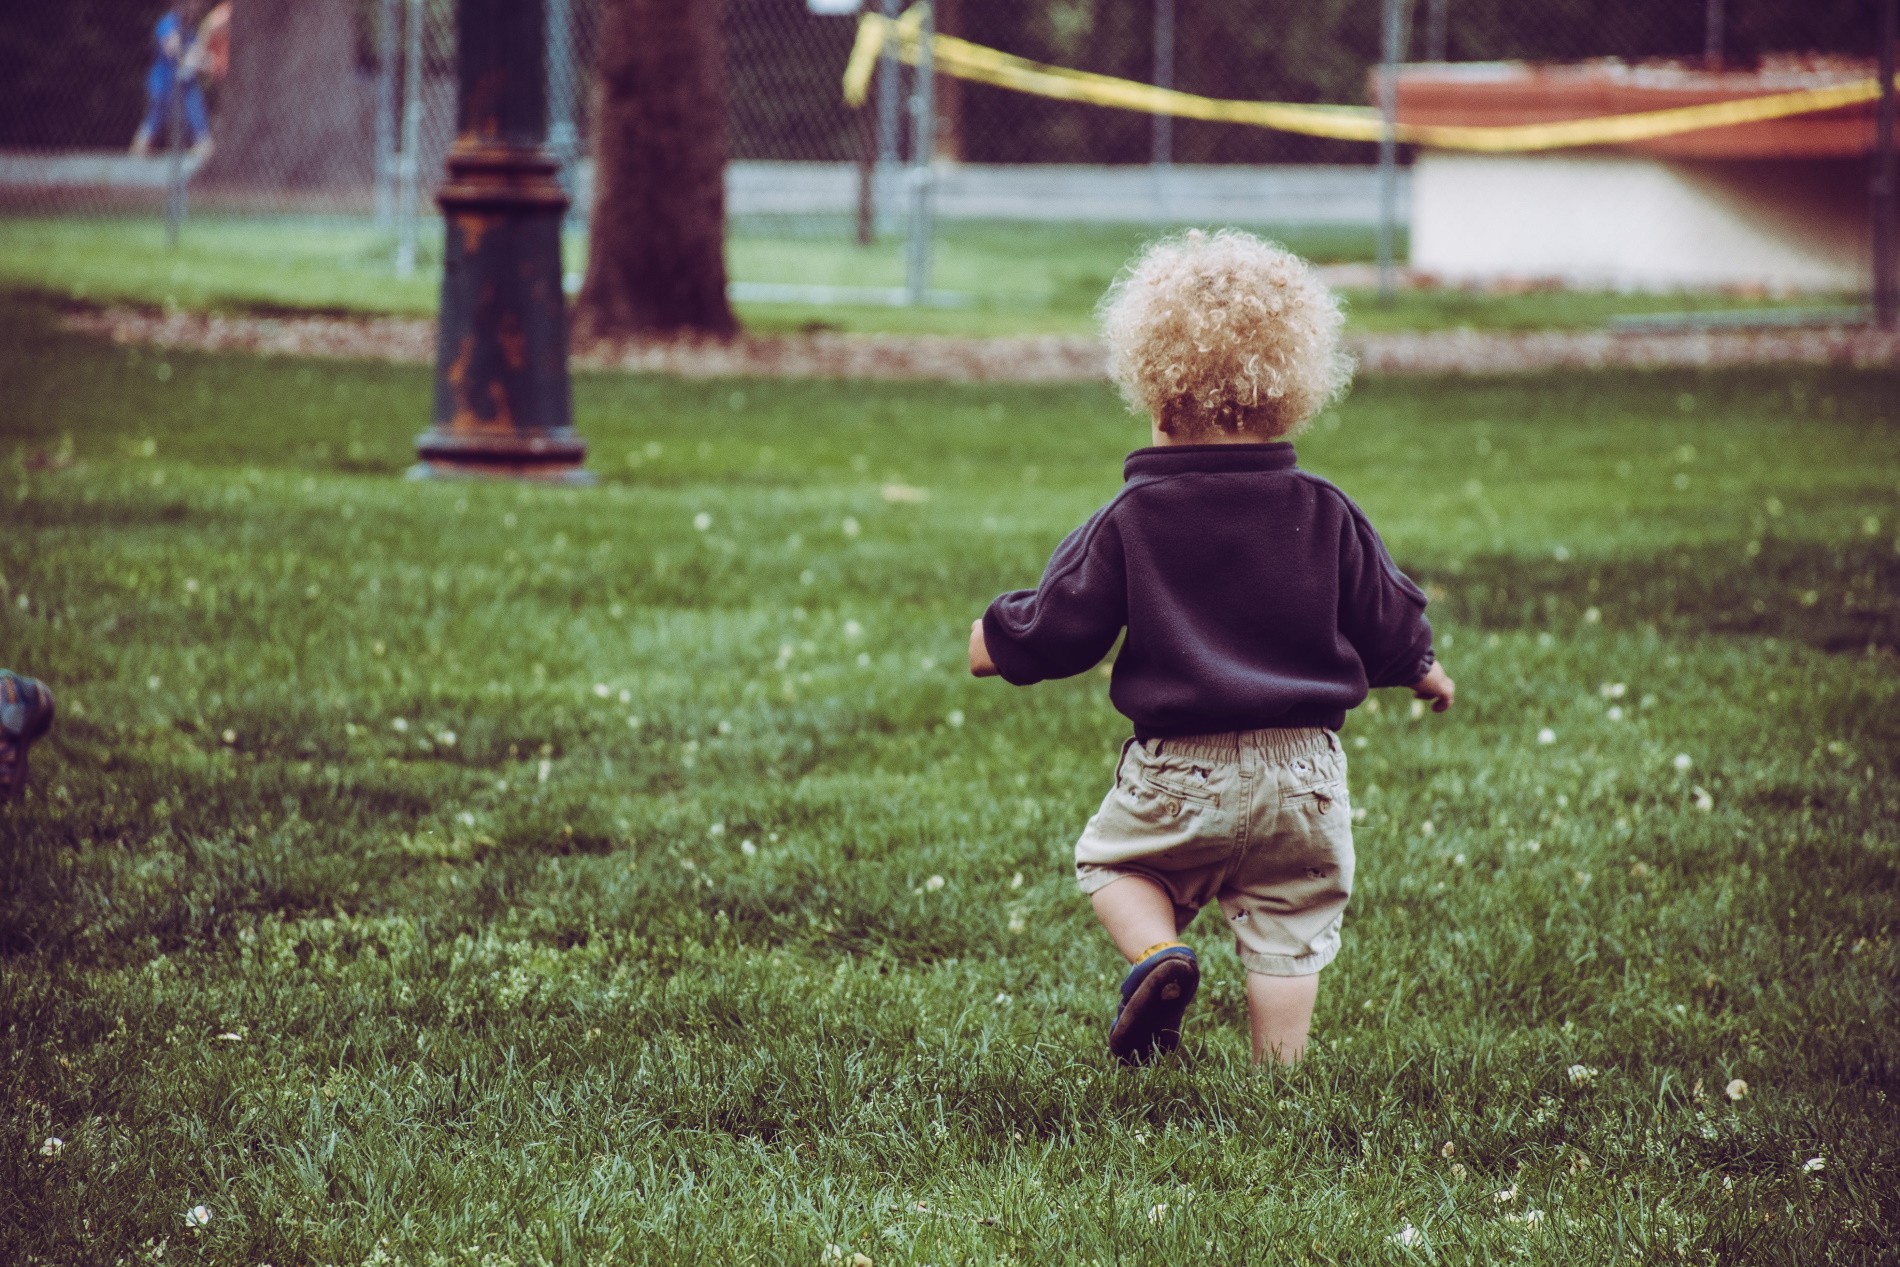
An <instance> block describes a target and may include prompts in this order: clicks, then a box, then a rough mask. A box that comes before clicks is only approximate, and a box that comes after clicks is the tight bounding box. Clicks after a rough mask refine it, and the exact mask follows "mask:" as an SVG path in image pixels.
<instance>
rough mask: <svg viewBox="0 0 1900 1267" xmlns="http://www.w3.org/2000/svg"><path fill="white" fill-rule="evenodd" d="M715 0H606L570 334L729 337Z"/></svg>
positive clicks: (720, 43) (720, 55)
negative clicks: (589, 187) (589, 199)
mask: <svg viewBox="0 0 1900 1267" xmlns="http://www.w3.org/2000/svg"><path fill="white" fill-rule="evenodd" d="M724 7H725V6H724V4H723V3H721V2H720V0H611V2H610V3H609V5H608V8H607V11H606V13H605V14H604V15H603V17H602V22H601V34H600V40H601V44H600V106H599V109H598V111H597V112H596V114H595V116H594V159H595V179H594V206H593V216H592V221H591V229H590V234H589V240H588V251H587V276H586V279H585V281H584V283H583V285H582V286H581V294H580V300H579V302H578V303H577V304H576V305H575V311H574V332H575V336H576V337H577V338H581V339H587V338H600V337H614V336H622V335H655V334H658V335H679V334H697V335H705V336H710V337H715V338H727V337H730V336H731V335H733V334H735V333H737V331H738V328H739V323H738V320H737V319H736V318H735V317H734V316H733V313H732V305H731V304H730V303H729V302H728V301H727V298H726V255H725V237H726V188H725V172H726V150H727V119H726V67H725V42H724V39H723V36H722V32H721V27H720V23H721V19H722V17H723V12H722V11H723V9H724Z"/></svg>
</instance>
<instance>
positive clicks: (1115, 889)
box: [1089, 875, 1175, 963]
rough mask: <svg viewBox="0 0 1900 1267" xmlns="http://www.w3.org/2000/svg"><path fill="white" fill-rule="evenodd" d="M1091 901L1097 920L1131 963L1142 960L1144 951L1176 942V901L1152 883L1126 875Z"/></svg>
mask: <svg viewBox="0 0 1900 1267" xmlns="http://www.w3.org/2000/svg"><path fill="white" fill-rule="evenodd" d="M1089 900H1090V901H1092V902H1093V903H1094V904H1095V918H1097V919H1099V920H1101V921H1102V927H1103V928H1106V929H1107V930H1108V935H1109V937H1110V938H1111V939H1112V940H1113V941H1114V943H1115V949H1117V950H1119V951H1121V952H1122V954H1123V955H1124V956H1125V957H1126V958H1127V960H1128V962H1129V963H1133V962H1135V961H1136V960H1137V959H1139V958H1141V952H1142V951H1144V950H1148V949H1150V948H1151V947H1153V946H1156V945H1158V944H1159V943H1161V942H1164V941H1173V940H1174V937H1175V927H1174V899H1173V898H1171V897H1169V896H1168V891H1167V890H1166V889H1164V888H1162V887H1161V886H1160V885H1158V884H1156V883H1155V882H1154V881H1152V880H1147V879H1143V878H1142V877H1141V876H1138V875H1127V876H1123V877H1122V878H1121V879H1119V880H1116V881H1115V882H1114V883H1112V884H1107V885H1104V886H1103V887H1101V888H1099V889H1097V890H1095V892H1094V893H1093V894H1091V895H1090V898H1089Z"/></svg>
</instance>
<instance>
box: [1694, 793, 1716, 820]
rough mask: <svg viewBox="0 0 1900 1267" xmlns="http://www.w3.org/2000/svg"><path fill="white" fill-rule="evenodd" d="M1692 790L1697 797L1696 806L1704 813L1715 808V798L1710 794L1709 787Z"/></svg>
mask: <svg viewBox="0 0 1900 1267" xmlns="http://www.w3.org/2000/svg"><path fill="white" fill-rule="evenodd" d="M1690 792H1691V794H1692V795H1694V797H1695V807H1696V808H1697V809H1699V810H1701V811H1702V812H1703V813H1704V814H1707V813H1709V812H1710V811H1711V810H1713V809H1714V808H1715V798H1714V797H1713V796H1710V795H1709V790H1708V789H1707V788H1702V787H1697V788H1691V789H1690Z"/></svg>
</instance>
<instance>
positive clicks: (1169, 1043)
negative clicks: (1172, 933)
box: [1108, 941, 1201, 1065]
mask: <svg viewBox="0 0 1900 1267" xmlns="http://www.w3.org/2000/svg"><path fill="white" fill-rule="evenodd" d="M1200 987H1201V962H1200V960H1198V959H1196V958H1195V957H1194V952H1193V951H1192V950H1190V949H1188V947H1187V946H1185V945H1184V944H1182V943H1181V942H1178V941H1164V942H1162V943H1160V944H1159V945H1155V946H1150V947H1148V949H1146V950H1144V951H1142V952H1141V957H1140V958H1139V959H1137V960H1135V966H1134V967H1132V968H1130V969H1129V970H1128V975H1127V976H1126V977H1125V978H1123V980H1122V1002H1121V1007H1120V1008H1118V1009H1117V1010H1116V1012H1115V1023H1114V1024H1113V1025H1112V1026H1110V1027H1109V1030H1108V1049H1109V1051H1111V1052H1113V1053H1114V1054H1115V1058H1116V1059H1117V1060H1119V1061H1121V1062H1122V1063H1123V1064H1125V1065H1138V1064H1141V1063H1142V1062H1143V1061H1145V1060H1148V1059H1150V1058H1151V1057H1153V1056H1155V1055H1157V1054H1159V1053H1162V1052H1170V1051H1173V1050H1174V1049H1175V1048H1176V1047H1178V1046H1180V1044H1181V1017H1182V1014H1183V1013H1185V1012H1186V1011H1187V1009H1188V1004H1190V1003H1192V1002H1193V1001H1194V992H1195V991H1196V990H1198V989H1200Z"/></svg>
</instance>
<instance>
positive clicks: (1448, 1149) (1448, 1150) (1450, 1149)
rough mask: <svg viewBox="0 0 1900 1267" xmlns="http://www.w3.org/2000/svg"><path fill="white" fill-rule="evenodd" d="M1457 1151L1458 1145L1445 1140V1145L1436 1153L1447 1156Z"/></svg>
mask: <svg viewBox="0 0 1900 1267" xmlns="http://www.w3.org/2000/svg"><path fill="white" fill-rule="evenodd" d="M1457 1151H1458V1145H1456V1144H1454V1143H1452V1142H1451V1141H1450V1140H1446V1141H1445V1146H1444V1147H1443V1148H1441V1149H1439V1150H1438V1155H1439V1156H1440V1157H1449V1156H1451V1155H1452V1154H1453V1153H1455V1152H1457Z"/></svg>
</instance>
